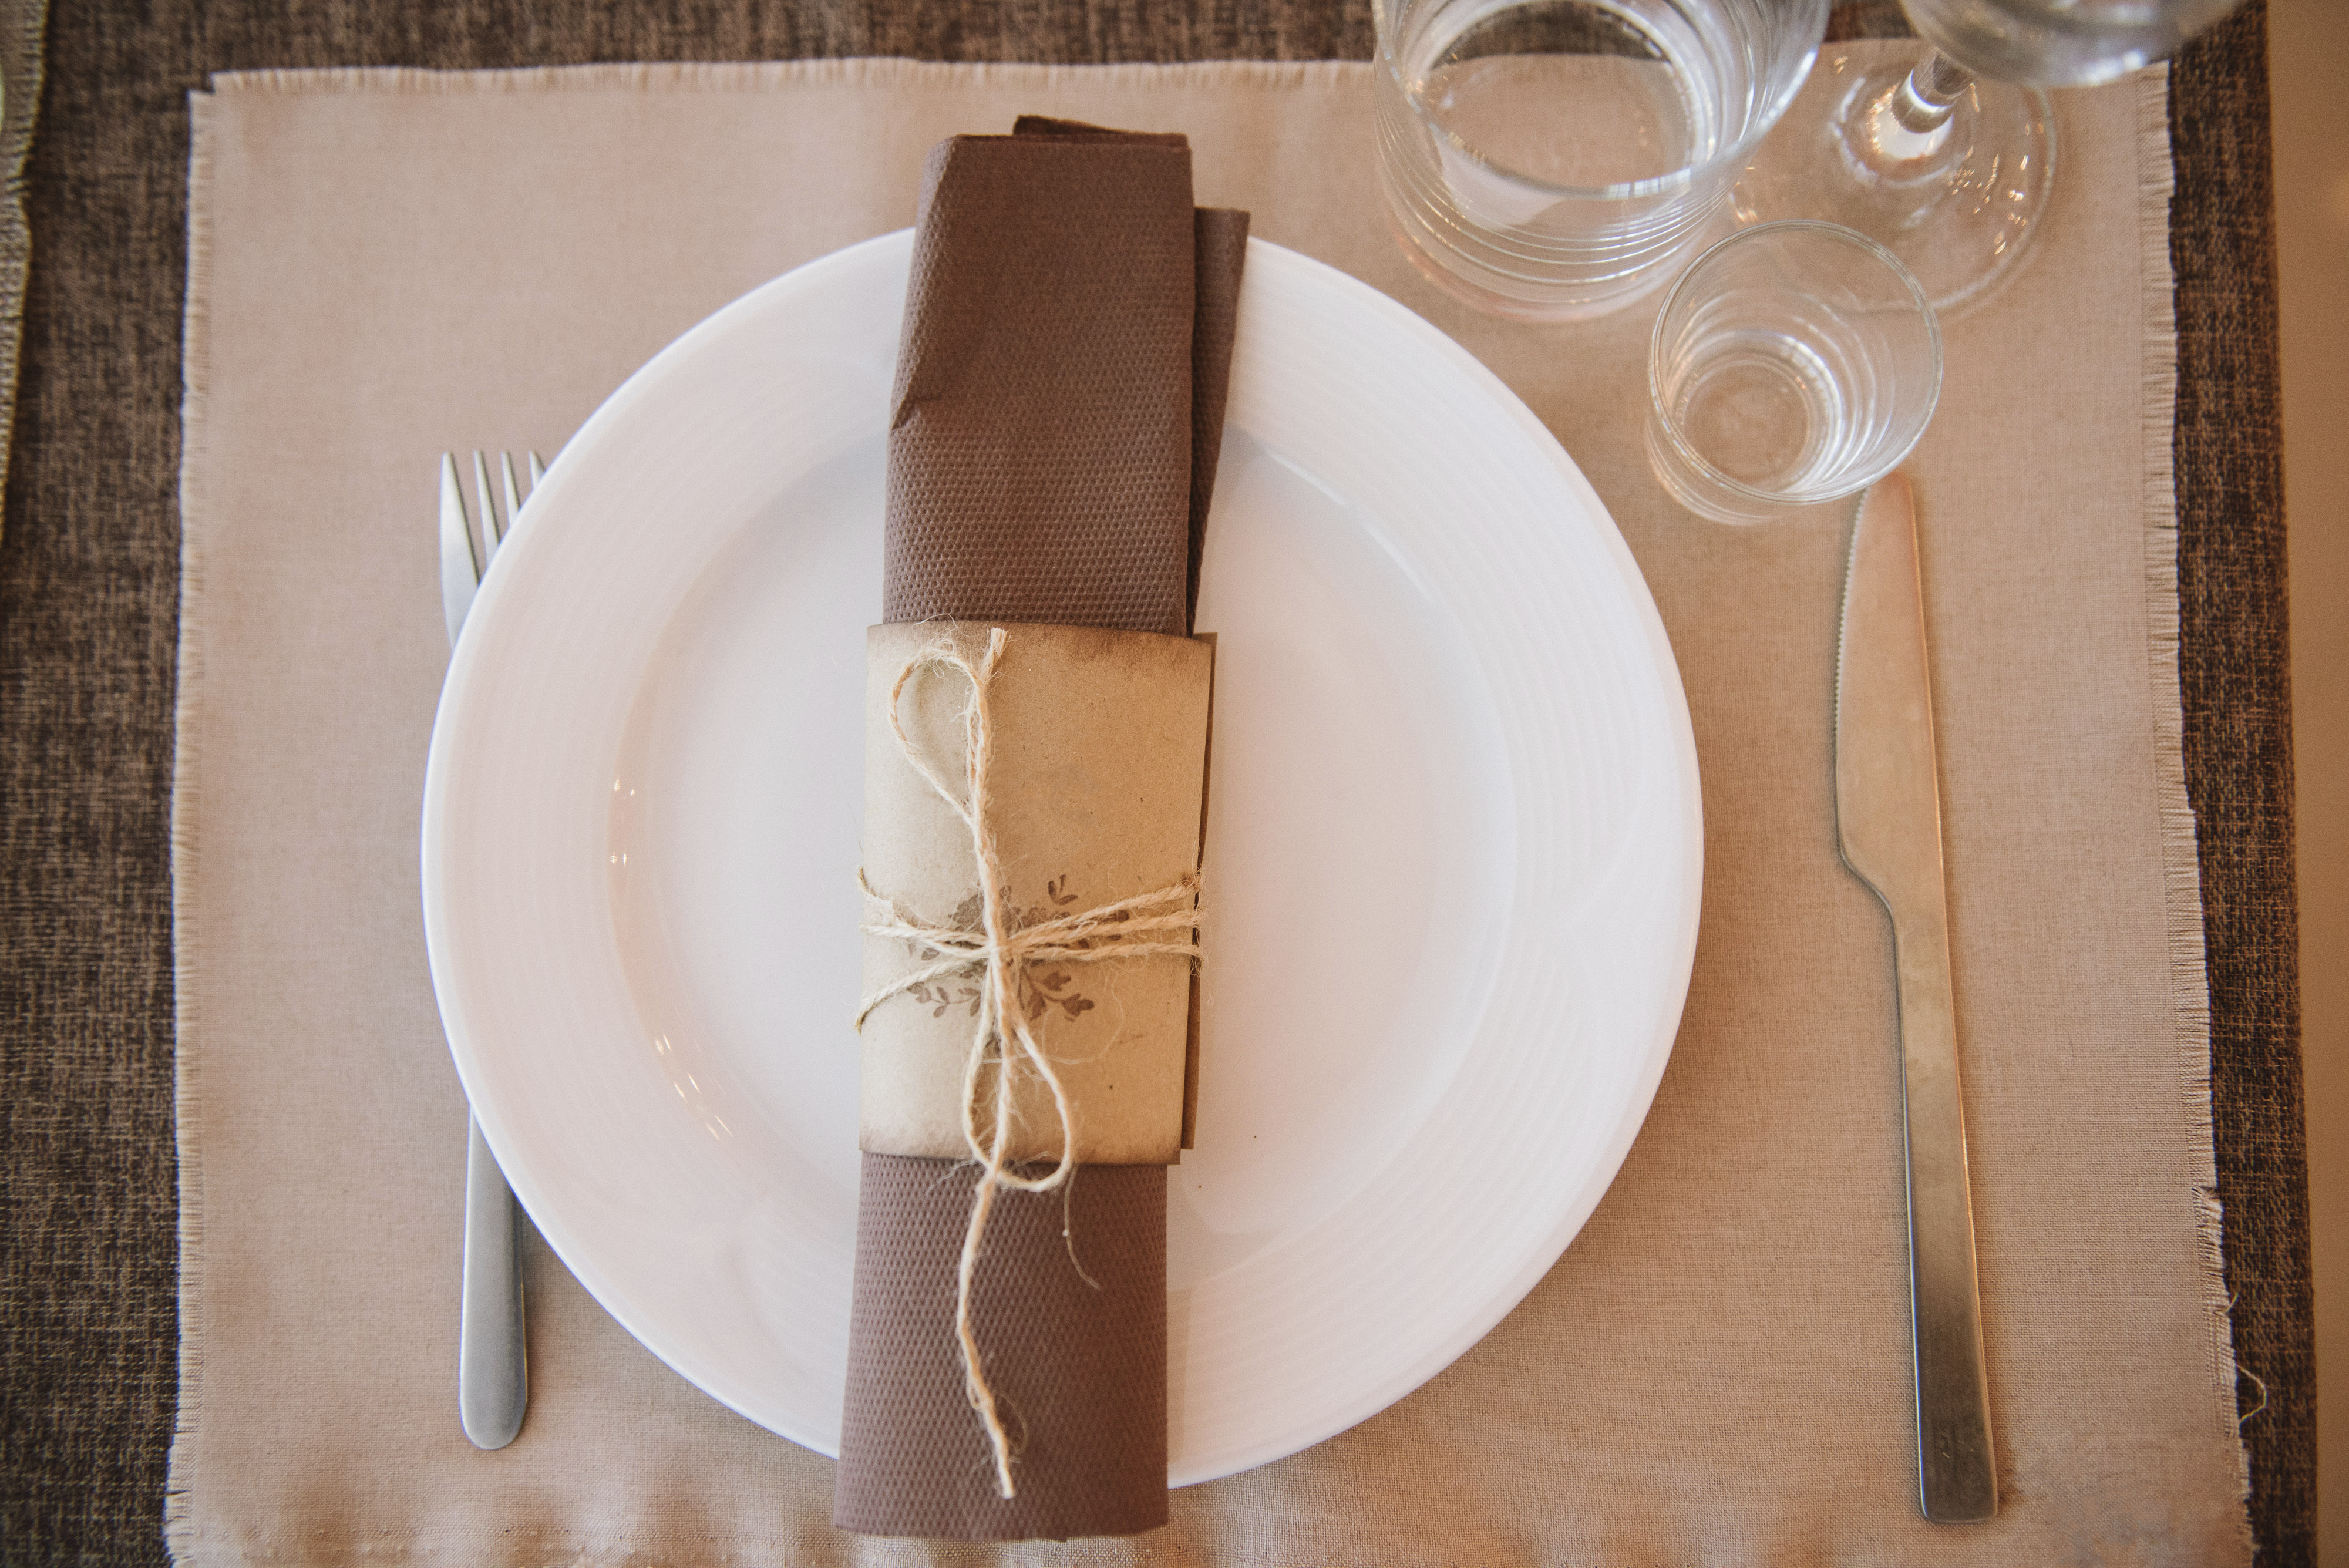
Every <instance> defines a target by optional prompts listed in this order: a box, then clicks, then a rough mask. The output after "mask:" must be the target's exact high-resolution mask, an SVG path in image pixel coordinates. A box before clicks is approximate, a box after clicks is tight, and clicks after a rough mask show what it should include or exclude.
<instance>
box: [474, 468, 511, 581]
mask: <svg viewBox="0 0 2349 1568" xmlns="http://www.w3.org/2000/svg"><path fill="white" fill-rule="evenodd" d="M473 498H474V499H475V500H476V501H479V502H480V503H481V570H482V572H483V573H484V574H487V573H488V571H489V569H490V563H491V562H492V561H493V560H495V559H497V555H498V545H499V544H500V542H501V541H502V539H503V538H504V534H503V532H502V530H501V529H500V528H499V527H498V509H497V506H496V504H494V503H493V502H492V500H491V499H490V462H489V459H487V458H486V457H484V456H482V455H481V452H478V451H477V452H474V453H473Z"/></svg>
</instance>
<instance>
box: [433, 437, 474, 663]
mask: <svg viewBox="0 0 2349 1568" xmlns="http://www.w3.org/2000/svg"><path fill="white" fill-rule="evenodd" d="M480 559H481V556H480V552H479V550H478V549H477V548H476V547H475V545H474V544H473V531H472V529H471V526H469V525H468V522H467V519H466V516H465V491H464V487H463V486H462V485H461V484H460V483H458V481H457V454H456V453H455V452H442V453H441V454H440V609H441V613H442V616H443V617H444V618H446V620H447V621H448V623H449V640H450V641H451V642H454V641H455V640H456V639H457V628H459V627H460V626H462V625H463V624H464V621H465V611H466V610H467V609H468V608H469V607H471V604H472V602H473V585H474V584H475V583H476V582H479V581H480V580H481V567H480Z"/></svg>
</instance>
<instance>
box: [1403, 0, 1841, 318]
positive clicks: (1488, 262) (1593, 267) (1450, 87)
mask: <svg viewBox="0 0 2349 1568" xmlns="http://www.w3.org/2000/svg"><path fill="white" fill-rule="evenodd" d="M1827 4H1828V0H1372V5H1371V16H1372V18H1373V20H1374V21H1375V22H1376V24H1377V27H1378V50H1379V53H1378V70H1377V74H1376V75H1375V77H1374V78H1372V82H1373V86H1372V93H1373V97H1374V100H1375V107H1376V112H1377V117H1378V140H1379V181H1380V186H1381V192H1383V194H1384V198H1385V204H1386V210H1387V217H1388V220H1389V222H1390V223H1392V226H1393V228H1394V230H1395V234H1396V236H1397V237H1398V238H1399V239H1400V240H1401V241H1402V245H1403V251H1404V254H1406V255H1408V256H1409V257H1410V258H1411V260H1412V261H1413V263H1414V264H1415V265H1417V266H1418V267H1419V269H1420V271H1421V272H1423V273H1424V274H1425V275H1427V276H1428V277H1429V278H1430V279H1431V280H1432V281H1433V282H1434V283H1435V284H1437V285H1438V286H1441V287H1444V288H1445V289H1448V290H1449V291H1451V292H1452V293H1453V294H1454V295H1456V296H1459V297H1461V298H1463V299H1464V300H1466V301H1467V302H1468V303H1469V304H1471V305H1473V306H1476V307H1477V308H1479V309H1482V310H1486V311H1491V312H1493V313H1495V314H1496V315H1501V316H1507V317H1516V318H1517V319H1520V320H1529V321H1566V320H1574V319H1578V318H1580V317H1591V316H1599V315H1602V314H1604V313H1606V312H1608V311H1611V310H1615V309H1619V308H1620V307H1622V306H1626V305H1629V304H1630V303H1631V302H1632V301H1634V300H1636V299H1639V298H1640V297H1641V296H1645V295H1647V294H1648V293H1650V292H1651V290H1653V289H1654V288H1656V287H1657V286H1660V285H1661V284H1662V283H1663V282H1664V281H1665V280H1666V279H1667V278H1669V277H1670V276H1671V274H1672V273H1673V272H1674V271H1675V270H1676V269H1677V265H1678V264H1679V262H1680V261H1681V260H1682V258H1684V257H1685V256H1686V255H1687V254H1690V253H1691V252H1692V251H1693V250H1694V249H1695V248H1696V247H1697V246H1698V245H1699V244H1702V240H1703V238H1704V236H1705V234H1706V231H1707V230H1708V229H1709V228H1710V227H1711V225H1712V223H1713V221H1714V220H1715V219H1717V218H1725V211H1724V209H1725V207H1726V204H1727V203H1726V202H1725V201H1724V197H1725V194H1726V192H1728V190H1729V187H1730V185H1731V184H1732V182H1734V181H1735V179H1736V178H1737V174H1738V171H1740V170H1742V169H1744V167H1745V163H1746V161H1747V155H1748V154H1750V153H1751V152H1752V151H1754V144H1755V143H1756V142H1758V141H1759V140H1761V139H1762V136H1763V134H1764V132H1765V131H1767V130H1769V129H1770V127H1771V126H1772V125H1773V124H1774V123H1775V121H1776V120H1777V119H1778V116H1779V115H1780V114H1782V113H1783V112H1785V108H1786V105H1787V104H1788V103H1789V102H1791V101H1792V100H1793V99H1794V97H1795V91H1796V90H1797V89H1798V88H1801V86H1802V85H1803V78H1805V77H1806V76H1807V75H1809V73H1810V69H1811V63H1812V61H1813V60H1814V59H1815V58H1816V57H1817V54H1818V47H1819V40H1820V38H1821V37H1822V36H1824V35H1825V33H1826V18H1827Z"/></svg>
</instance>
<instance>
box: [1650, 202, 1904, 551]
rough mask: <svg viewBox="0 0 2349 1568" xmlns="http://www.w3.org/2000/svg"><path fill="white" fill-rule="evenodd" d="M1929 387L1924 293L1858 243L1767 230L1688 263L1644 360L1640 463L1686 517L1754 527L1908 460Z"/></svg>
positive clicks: (1808, 230) (1835, 233)
mask: <svg viewBox="0 0 2349 1568" xmlns="http://www.w3.org/2000/svg"><path fill="white" fill-rule="evenodd" d="M1940 390H1941V332H1940V326H1939V325H1938V324H1937V323H1936V322H1935V320H1934V318H1933V307H1932V306H1931V305H1930V304H1929V303H1928V302H1927V301H1926V298H1925V294H1924V291H1923V290H1922V289H1921V288H1920V287H1919V286H1918V284H1917V280H1916V279H1915V278H1914V277H1911V276H1910V275H1909V270H1908V268H1906V267H1904V266H1902V265H1900V263H1899V261H1898V260H1896V259H1895V258H1894V257H1893V255H1892V254H1891V253H1890V252H1889V251H1887V250H1886V249H1885V248H1884V247H1883V246H1882V245H1879V244H1877V243H1876V242H1875V241H1874V240H1871V239H1869V238H1868V236H1867V235H1865V234H1856V233H1854V232H1853V231H1852V230H1850V229H1847V228H1843V227H1841V226H1839V225H1837V224H1834V223H1816V222H1812V221H1807V220H1798V221H1795V222H1789V223H1764V224H1762V225H1760V226H1758V227H1755V228H1751V229H1746V230H1744V231H1743V232H1742V233H1739V234H1733V235H1732V236H1730V237H1729V238H1728V239H1725V240H1723V241H1722V242H1721V243H1720V244H1716V245H1714V246H1713V248H1712V249H1711V250H1708V251H1706V252H1705V253H1704V254H1702V255H1701V256H1699V257H1698V258H1697V259H1696V261H1695V263H1694V264H1693V265H1691V266H1690V268H1689V269H1688V271H1687V272H1685V273H1684V274H1682V275H1681V279H1680V281H1679V282H1678V283H1676V284H1674V285H1673V286H1672V291H1671V294H1670V295H1668V296H1666V297H1665V300H1664V307H1663V309H1662V311H1661V313H1660V314H1659V315H1658V316H1657V317H1656V330H1655V336H1654V337H1653V338H1652V339H1651V341H1650V344H1649V349H1648V462H1649V466H1650V467H1651V468H1652V469H1654V471H1655V473H1656V477H1657V478H1658V479H1659V480H1661V481H1662V483H1663V484H1664V487H1665V488H1666V489H1668V490H1670V491H1671V493H1673V494H1674V495H1675V496H1677V497H1678V498H1679V499H1680V500H1681V501H1682V504H1685V505H1687V506H1688V507H1690V508H1691V509H1692V510H1693V511H1696V512H1699V513H1702V514H1703V515H1705V516H1707V517H1711V518H1713V519H1715V520H1716V521H1719V522H1723V523H1761V522H1766V521H1768V520H1770V519H1771V518H1774V517H1777V516H1781V515H1784V514H1785V513H1787V512H1788V511H1790V510H1792V509H1794V508H1795V507H1798V506H1808V505H1813V504H1817V503H1819V502H1823V501H1833V500H1835V499H1837V497H1839V496H1845V495H1849V494H1851V493H1853V492H1855V491H1857V490H1862V489H1865V488H1866V487H1867V486H1868V485H1870V484H1872V483H1875V482H1876V481H1877V480H1878V479H1881V478H1882V477H1883V476H1884V475H1885V474H1887V473H1889V472H1891V471H1892V469H1893V468H1894V466H1895V465H1896V464H1898V463H1899V462H1900V460H1901V459H1902V458H1904V457H1906V456H1908V455H1909V449H1910V448H1912V447H1914V446H1915V445H1916V444H1917V439H1918V437H1920V436H1921V435H1923V434H1924V433H1925V425H1926V421H1929V420H1930V419H1931V418H1932V415H1933V404H1934V402H1935V400H1938V399H1939V398H1940Z"/></svg>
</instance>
